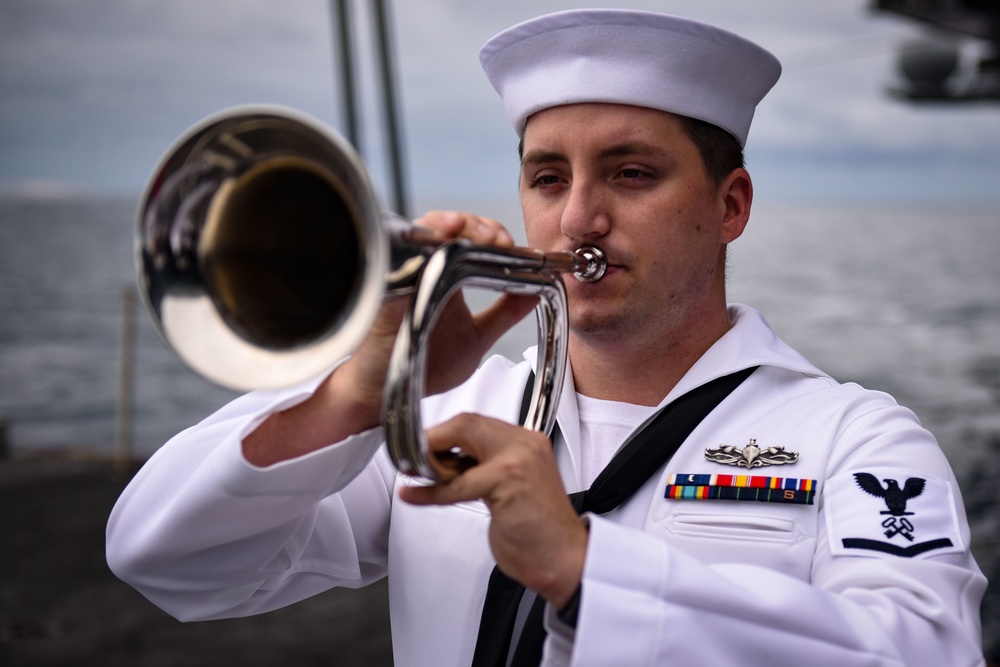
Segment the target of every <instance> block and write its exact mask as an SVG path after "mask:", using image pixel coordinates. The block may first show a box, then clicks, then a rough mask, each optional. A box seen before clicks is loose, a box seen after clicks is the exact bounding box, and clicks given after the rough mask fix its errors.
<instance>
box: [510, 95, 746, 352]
mask: <svg viewBox="0 0 1000 667" xmlns="http://www.w3.org/2000/svg"><path fill="white" fill-rule="evenodd" d="M739 171H741V172H742V170H739ZM743 173H745V172H743ZM747 185H749V179H747ZM726 189H727V186H726V185H723V187H722V188H719V187H717V186H716V185H715V184H713V183H712V182H711V181H710V180H709V178H708V175H707V173H706V172H705V168H704V166H703V163H702V160H701V157H700V155H699V153H698V149H697V147H696V146H695V145H694V143H693V142H692V141H691V139H690V138H689V137H688V136H687V134H686V133H685V132H684V129H683V126H682V123H681V121H680V119H679V118H678V117H676V116H674V115H672V114H668V113H665V112H662V111H656V110H652V109H646V108H641V107H633V106H624V105H612V104H575V105H568V106H561V107H553V108H550V109H546V110H544V111H541V112H539V113H537V114H535V115H533V116H532V117H531V118H529V120H528V123H527V126H526V128H525V133H524V156H523V159H522V162H521V178H520V192H521V205H522V208H523V212H524V221H525V228H526V231H527V239H528V243H529V245H531V246H533V247H537V248H542V249H544V250H573V249H575V248H577V247H579V246H580V245H582V244H588V243H592V244H594V245H597V246H599V247H600V248H601V249H603V250H604V251H605V253H606V254H607V256H608V264H609V266H608V272H607V274H606V275H605V277H604V278H603V279H602V280H600V281H599V282H596V283H581V282H579V281H577V280H575V279H573V278H571V277H568V278H567V280H566V281H565V282H566V288H567V294H568V297H569V311H570V312H569V315H570V328H571V331H572V332H573V334H574V336H583V337H591V338H592V339H593V340H594V342H597V341H598V340H601V339H603V340H606V341H608V342H612V343H615V342H618V343H624V342H625V341H626V338H625V337H627V336H642V337H646V338H651V339H653V340H655V339H662V338H663V337H664V336H669V335H677V334H678V333H679V332H683V330H684V329H685V327H690V326H692V325H693V326H698V325H699V324H701V323H703V322H702V321H701V318H704V317H707V316H714V317H716V318H718V317H719V312H718V309H719V308H720V304H721V307H722V308H724V307H725V284H724V267H725V259H724V254H725V249H724V245H725V243H728V242H729V241H731V240H733V239H734V238H736V236H739V233H740V232H742V224H739V225H735V226H734V225H733V224H732V223H731V222H729V221H728V219H729V218H730V217H731V215H730V213H731V212H730V208H731V207H730V206H729V203H730V202H729V198H728V197H727V196H726V194H725V191H726ZM736 227H738V229H736ZM723 312H724V311H723Z"/></svg>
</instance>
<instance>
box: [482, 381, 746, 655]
mask: <svg viewBox="0 0 1000 667" xmlns="http://www.w3.org/2000/svg"><path fill="white" fill-rule="evenodd" d="M756 369H757V367H756V366H754V367H752V368H747V369H744V370H741V371H737V372H736V373H732V374H730V375H726V376H724V377H720V378H716V379H715V380H712V381H711V382H708V383H706V384H703V385H701V386H700V387H697V388H695V389H692V390H691V391H689V392H688V393H686V394H684V395H683V396H681V397H680V398H677V399H675V400H674V401H673V402H671V403H669V404H668V405H667V406H666V407H665V408H663V410H661V411H660V413H659V414H658V415H656V417H654V418H653V420H652V421H651V422H649V424H648V425H647V426H646V427H645V428H643V429H642V430H641V431H639V432H638V433H636V434H635V435H634V437H632V439H631V440H629V441H628V443H626V445H625V446H624V447H622V448H621V449H620V450H619V451H618V453H617V454H616V455H615V456H614V458H613V459H611V462H610V463H609V464H608V465H607V467H605V468H604V470H603V471H602V472H601V474H600V475H598V476H597V479H595V480H594V483H593V484H592V485H591V487H590V488H589V489H588V490H586V491H580V492H577V493H572V494H570V496H569V498H570V501H571V502H572V503H573V507H574V508H575V509H576V511H577V513H578V514H582V513H584V512H594V513H596V514H605V513H607V512H610V511H611V510H613V509H615V508H616V507H618V506H620V505H622V504H623V503H624V502H626V501H627V500H628V499H629V498H631V497H632V495H633V494H634V493H635V492H636V491H638V490H639V487H641V486H642V485H643V484H645V483H646V481H647V480H648V479H649V478H650V477H651V476H652V475H653V473H655V472H656V471H657V470H659V469H660V468H662V467H663V466H664V465H665V464H666V462H667V461H668V460H670V457H672V456H673V455H674V452H676V451H677V449H678V448H679V447H680V446H681V444H682V443H683V442H684V441H685V440H686V439H687V437H688V435H690V434H691V432H692V431H693V430H694V429H695V427H697V426H698V424H700V423H701V421H702V420H703V419H704V418H705V417H707V416H708V414H709V413H710V412H712V410H714V409H715V407H716V406H717V405H718V404H719V403H721V402H722V401H723V400H724V399H725V398H726V396H728V395H729V394H730V393H732V392H733V390H734V389H736V387H738V386H739V385H740V384H741V383H742V382H743V381H744V380H745V379H747V378H748V377H750V375H751V374H752V373H753V372H754V371H755V370H756ZM533 379H534V374H533V373H532V374H531V375H530V376H529V377H528V383H527V385H526V386H525V389H524V397H523V398H522V401H521V418H520V423H521V424H524V420H525V418H526V417H527V414H528V403H529V401H530V399H531V389H532V385H533V384H534V382H533ZM552 440H553V442H554V441H555V433H553V435H552ZM524 590H525V589H524V586H522V585H521V584H520V583H518V582H516V581H514V580H512V579H510V578H509V577H507V575H505V574H504V573H503V572H501V571H500V568H498V567H494V568H493V572H492V573H491V574H490V581H489V587H488V589H487V591H486V601H485V603H484V604H483V613H482V617H481V618H480V621H479V636H478V638H477V640H476V652H475V655H474V657H473V659H472V667H504V665H506V664H507V657H508V654H509V652H510V642H511V634H512V632H513V630H514V624H515V621H516V619H517V610H518V606H519V605H520V603H521V597H522V595H523V594H524ZM544 611H545V600H544V599H542V598H540V597H539V598H536V599H535V601H534V603H533V604H532V606H531V611H530V612H529V614H528V618H527V620H526V621H525V624H524V629H523V630H522V632H521V636H520V639H519V640H518V643H517V648H516V649H515V651H514V659H513V662H512V663H511V665H512V667H528V666H531V667H534V666H536V665H538V664H539V663H540V662H541V658H542V646H543V644H544V643H545V634H546V633H545V629H544V628H543V626H542V617H543V614H544Z"/></svg>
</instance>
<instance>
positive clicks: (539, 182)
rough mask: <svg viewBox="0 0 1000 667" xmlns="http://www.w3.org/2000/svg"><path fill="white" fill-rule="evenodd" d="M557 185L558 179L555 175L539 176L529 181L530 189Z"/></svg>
mask: <svg viewBox="0 0 1000 667" xmlns="http://www.w3.org/2000/svg"><path fill="white" fill-rule="evenodd" d="M557 183H559V177H558V176H556V175H555V174H540V175H538V176H535V177H534V178H533V179H531V187H533V188H537V187H544V186H546V185H556V184H557Z"/></svg>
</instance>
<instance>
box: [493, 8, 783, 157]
mask: <svg viewBox="0 0 1000 667" xmlns="http://www.w3.org/2000/svg"><path fill="white" fill-rule="evenodd" d="M479 61H480V62H481V63H482V66H483V69H484V70H485V71H486V76H487V77H489V80H490V83H492V84H493V87H494V88H496V90H497V92H498V93H500V97H501V99H502V100H503V103H504V107H505V108H506V110H507V116H508V118H509V119H510V122H511V124H512V125H513V126H514V130H515V131H516V132H517V133H518V135H521V134H522V133H523V132H524V126H525V123H526V122H527V119H528V117H529V116H531V115H532V114H534V113H536V112H538V111H541V110H542V109H547V108H549V107H554V106H561V105H564V104H574V103H579V102H608V103H616V104H631V105H635V106H642V107H650V108H653V109H661V110H663V111H669V112H671V113H676V114H680V115H682V116H690V117H692V118H697V119H700V120H703V121H706V122H708V123H712V124H713V125H717V126H719V127H721V128H723V129H725V130H727V131H729V132H730V133H732V134H733V136H735V137H736V138H737V139H738V140H739V142H740V144H745V143H746V139H747V133H748V132H749V130H750V121H751V120H752V119H753V114H754V109H755V108H756V106H757V103H758V102H760V100H761V99H762V98H763V97H764V95H765V94H766V93H767V91H768V90H770V89H771V87H772V86H773V85H774V84H775V82H776V81H777V80H778V76H779V75H780V74H781V64H780V63H779V62H778V59H777V58H775V57H774V56H773V55H771V53H769V52H768V51H766V50H764V49H762V48H761V47H759V46H757V45H756V44H754V43H753V42H750V41H748V40H746V39H744V38H742V37H740V36H739V35H735V34H733V33H731V32H728V31H726V30H722V29H720V28H716V27H714V26H711V25H708V24H705V23H700V22H698V21H693V20H690V19H686V18H681V17H677V16H669V15H666V14H657V13H653V12H643V11H633V10H617V9H585V10H573V11H566V12H557V13H555V14H548V15H545V16H542V17H539V18H536V19H533V20H530V21H526V22H524V23H520V24H518V25H516V26H514V27H512V28H509V29H507V30H505V31H503V32H501V33H500V34H498V35H496V36H495V37H493V38H492V39H491V40H489V41H488V42H486V44H485V45H484V46H483V48H482V50H481V51H480V53H479Z"/></svg>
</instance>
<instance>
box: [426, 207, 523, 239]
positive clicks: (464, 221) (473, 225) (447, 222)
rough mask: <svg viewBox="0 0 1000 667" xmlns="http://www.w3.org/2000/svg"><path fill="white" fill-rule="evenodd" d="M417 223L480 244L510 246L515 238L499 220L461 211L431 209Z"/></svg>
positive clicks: (452, 236)
mask: <svg viewBox="0 0 1000 667" xmlns="http://www.w3.org/2000/svg"><path fill="white" fill-rule="evenodd" d="M416 223H417V224H419V225H423V226H425V227H429V228H431V229H434V230H436V231H439V232H442V233H443V234H445V235H446V236H448V237H450V238H465V239H468V240H469V241H471V242H472V243H475V244H478V245H496V246H504V247H510V246H512V245H514V238H513V237H512V236H511V235H510V232H508V231H507V229H506V228H505V227H504V226H503V225H502V224H501V223H500V222H498V221H497V220H494V219H492V218H485V217H481V216H478V215H473V214H472V213H464V212H461V211H430V212H428V213H426V214H425V215H424V216H422V217H421V218H419V219H418V220H416Z"/></svg>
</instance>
